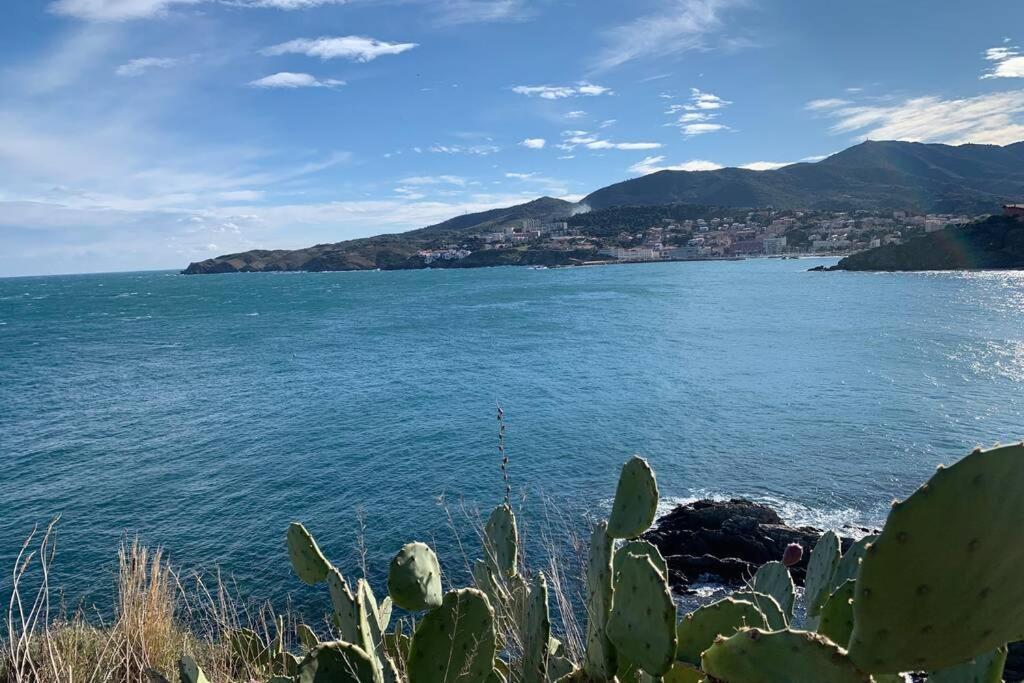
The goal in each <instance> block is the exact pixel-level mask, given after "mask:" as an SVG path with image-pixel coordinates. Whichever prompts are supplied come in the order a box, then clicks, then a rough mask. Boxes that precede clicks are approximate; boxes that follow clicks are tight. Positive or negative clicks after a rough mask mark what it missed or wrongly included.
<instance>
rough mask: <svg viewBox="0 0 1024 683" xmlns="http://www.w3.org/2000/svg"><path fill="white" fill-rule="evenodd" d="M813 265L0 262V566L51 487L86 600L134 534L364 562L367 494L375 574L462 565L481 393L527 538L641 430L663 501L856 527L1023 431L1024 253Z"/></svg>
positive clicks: (574, 506) (495, 487)
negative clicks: (85, 265)
mask: <svg viewBox="0 0 1024 683" xmlns="http://www.w3.org/2000/svg"><path fill="white" fill-rule="evenodd" d="M825 262H826V263H827V261H825ZM816 263H817V262H815V261H808V260H800V261H793V260H788V261H782V260H748V261H739V262H703V263H666V264H645V265H623V266H606V267H595V268H576V269H556V270H540V271H539V270H530V269H524V268H494V269H477V270H430V271H399V272H355V273H321V274H313V273H310V274H259V275H211V276H180V275H177V274H174V273H166V272H150V273H126V274H110V275H81V276H62V277H39V278H16V279H3V280H0V468H2V470H0V565H2V567H3V573H4V575H5V576H6V575H7V574H9V572H8V569H9V567H10V566H11V564H12V563H13V558H14V556H15V553H16V552H17V550H18V547H19V545H20V542H21V539H22V538H23V537H24V536H25V535H26V534H27V533H28V532H29V531H30V529H31V528H32V526H33V525H34V524H37V523H45V522H46V521H47V520H49V519H50V518H51V517H52V516H54V515H56V514H58V513H59V514H61V515H62V519H61V521H60V523H59V526H58V528H59V539H60V540H59V542H60V546H59V548H60V549H59V551H58V557H57V575H56V579H55V581H56V583H58V584H59V585H60V586H62V587H63V588H64V589H65V590H66V591H67V595H68V596H69V599H72V600H74V599H86V600H96V601H97V602H99V603H102V602H103V601H104V600H109V597H110V595H111V587H112V576H113V572H114V568H115V551H116V548H117V546H118V544H119V542H120V541H121V540H122V539H123V538H125V537H133V536H136V535H137V536H138V537H139V538H141V539H142V540H143V541H145V542H146V543H149V544H152V545H161V546H163V547H164V548H165V549H166V551H167V553H168V555H169V557H170V558H171V561H172V562H173V563H175V564H176V565H177V566H179V567H182V568H204V569H209V568H211V567H213V566H215V565H218V566H221V567H222V568H223V569H224V570H225V571H226V572H229V573H230V574H232V575H233V576H234V577H235V581H236V582H237V586H238V588H239V590H240V591H242V592H243V593H245V594H246V595H250V596H253V597H258V598H263V597H275V598H279V597H280V596H281V595H283V594H285V593H287V592H289V591H292V590H297V589H298V582H297V581H296V580H295V579H294V577H293V576H292V575H291V574H290V571H289V568H288V562H287V559H286V556H285V553H284V543H283V538H284V531H285V529H286V526H287V524H288V523H289V522H290V521H292V520H294V519H300V520H303V521H305V522H306V523H307V525H308V526H309V528H310V529H311V530H312V531H313V532H314V533H315V535H316V536H317V538H318V539H319V540H320V542H321V545H322V547H323V548H324V549H325V551H326V552H327V554H328V555H329V556H331V557H332V559H334V560H335V561H336V563H337V564H339V566H340V567H341V568H342V569H343V570H344V571H346V572H354V571H355V570H356V567H357V566H358V553H357V550H356V537H357V535H358V533H357V532H358V529H359V518H360V517H362V520H363V524H364V525H365V531H364V538H365V542H366V546H367V551H368V558H367V560H368V562H369V566H370V576H371V578H373V579H374V581H375V582H376V583H378V584H379V583H381V579H382V577H383V575H384V573H385V572H386V567H387V561H388V559H389V558H390V556H391V555H392V554H393V553H394V552H395V551H396V550H397V549H398V547H400V545H401V544H402V543H404V542H405V541H408V540H412V539H420V540H426V541H429V542H433V543H435V544H436V545H437V546H438V547H439V548H440V549H441V551H442V560H443V562H446V563H447V566H448V569H449V572H450V573H452V574H458V572H459V571H460V569H461V562H462V559H461V554H460V553H459V552H458V551H457V549H456V547H455V545H454V541H455V540H456V536H455V535H454V534H453V533H452V532H451V531H450V529H449V527H448V518H447V513H446V510H445V504H446V505H447V508H448V509H449V510H450V511H451V514H452V515H453V516H455V517H456V518H459V517H460V516H461V515H462V512H461V511H460V510H461V508H463V507H465V508H467V509H470V510H471V509H473V508H476V507H479V508H483V509H487V508H489V507H490V506H492V505H494V504H495V503H497V502H498V501H500V499H501V496H502V491H503V482H502V480H501V475H500V471H499V467H498V456H497V422H496V420H495V405H496V402H500V404H501V406H502V407H503V408H504V411H505V415H506V422H507V430H508V431H507V450H508V453H509V456H510V461H511V462H510V476H511V484H512V487H513V490H514V495H515V497H516V500H517V501H519V502H521V503H522V512H521V519H522V521H523V523H524V524H525V526H526V527H527V528H528V529H529V530H531V533H532V536H531V538H532V539H533V546H536V545H538V543H537V539H539V538H541V537H542V536H543V533H544V530H545V529H549V528H551V525H552V519H551V518H552V515H555V516H562V517H564V518H566V519H569V520H570V521H576V520H579V519H580V518H581V516H582V515H583V514H585V513H598V514H601V513H603V511H604V510H605V509H606V508H607V506H608V504H609V502H610V498H611V496H612V494H613V492H614V486H615V481H616V477H617V470H618V466H619V465H620V464H621V462H622V461H623V460H625V458H626V457H628V456H629V455H631V454H633V453H640V454H643V455H644V456H646V457H647V458H649V459H650V461H651V462H652V464H653V465H654V467H655V469H656V471H657V474H658V479H659V484H660V487H661V491H662V494H663V496H664V498H665V504H666V505H668V504H670V503H671V502H673V501H681V500H687V499H692V498H694V497H698V496H716V497H720V496H738V495H744V496H750V497H754V498H756V499H759V500H765V501H768V502H771V503H773V504H775V505H777V506H779V508H780V510H781V511H782V513H783V515H784V516H785V517H787V518H788V520H789V521H791V522H795V523H811V524H816V525H818V526H830V527H840V526H842V525H843V524H855V525H868V526H870V525H877V524H880V523H881V521H882V520H883V519H884V515H885V511H886V509H887V507H888V504H889V502H890V501H891V500H892V499H893V498H894V497H900V496H904V495H906V494H907V493H909V492H910V491H912V490H913V489H914V488H915V487H916V486H917V485H918V484H919V483H921V482H922V481H923V479H924V478H926V477H927V476H928V475H929V474H930V473H931V472H932V470H933V469H934V467H935V466H936V465H937V464H939V463H950V462H952V461H954V460H956V459H957V458H958V457H960V456H962V455H964V454H965V453H966V452H967V451H968V449H970V448H971V447H973V446H974V445H976V444H979V443H983V444H990V443H992V442H995V441H1002V442H1006V441H1009V440H1015V439H1019V438H1020V437H1021V436H1022V435H1024V421H1022V416H1024V272H985V273H979V272H972V273H919V274H855V273H825V274H823V273H808V272H805V271H806V270H807V268H808V267H809V266H810V265H815V264H816ZM441 497H443V499H444V501H445V504H442V502H441V501H440V498H441ZM546 501H547V502H546ZM552 503H553V504H552ZM555 526H557V524H556V525H555ZM463 536H464V538H463V540H465V541H467V542H468V543H469V544H472V543H473V541H472V539H471V538H470V539H466V538H465V536H466V534H464V535H463ZM468 552H469V554H470V555H472V554H473V553H474V552H475V551H474V550H473V549H472V548H469V550H468ZM4 580H6V579H4ZM4 586H5V584H3V583H0V589H2V588H4ZM304 595H305V594H301V593H300V602H301V601H302V600H303V599H305V598H304V597H303V596H304Z"/></svg>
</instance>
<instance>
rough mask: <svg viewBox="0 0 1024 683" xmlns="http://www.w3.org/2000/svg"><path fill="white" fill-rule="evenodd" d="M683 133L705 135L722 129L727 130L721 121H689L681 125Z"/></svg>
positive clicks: (687, 135)
mask: <svg viewBox="0 0 1024 683" xmlns="http://www.w3.org/2000/svg"><path fill="white" fill-rule="evenodd" d="M681 128H682V131H683V135H685V136H686V137H693V136H695V135H707V134H708V133H717V132H719V131H723V130H729V127H728V126H725V125H723V124H721V123H689V124H687V125H685V126H682V127H681Z"/></svg>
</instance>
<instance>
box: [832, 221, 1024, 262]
mask: <svg viewBox="0 0 1024 683" xmlns="http://www.w3.org/2000/svg"><path fill="white" fill-rule="evenodd" d="M990 268H1024V221H1020V220H1016V219H1013V218H1008V217H1006V216H992V217H991V218H987V219H985V220H983V221H978V222H977V223H971V224H970V225H967V226H964V227H962V228H946V229H945V230H939V231H936V232H932V233H928V234H927V235H924V236H923V237H918V238H917V239H913V240H910V241H909V242H906V243H904V244H892V245H887V246H884V247H877V248H875V249H868V250H867V251H862V252H860V253H857V254H852V255H850V256H847V257H846V258H844V259H842V260H841V261H840V262H839V263H838V264H836V265H835V266H832V267H831V268H828V269H827V270H882V271H914V270H965V269H978V270H981V269H990ZM820 269H821V270H826V269H825V268H820Z"/></svg>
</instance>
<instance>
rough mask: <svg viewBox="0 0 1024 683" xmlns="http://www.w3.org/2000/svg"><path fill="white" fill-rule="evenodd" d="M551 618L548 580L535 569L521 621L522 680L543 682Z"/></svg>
mask: <svg viewBox="0 0 1024 683" xmlns="http://www.w3.org/2000/svg"><path fill="white" fill-rule="evenodd" d="M550 641H551V618H550V616H549V614H548V584H547V581H546V580H545V579H544V572H538V573H537V575H536V576H534V579H533V585H532V586H531V587H530V595H529V597H528V598H527V601H526V618H525V621H524V623H523V681H524V683H546V681H547V680H548V651H549V647H550Z"/></svg>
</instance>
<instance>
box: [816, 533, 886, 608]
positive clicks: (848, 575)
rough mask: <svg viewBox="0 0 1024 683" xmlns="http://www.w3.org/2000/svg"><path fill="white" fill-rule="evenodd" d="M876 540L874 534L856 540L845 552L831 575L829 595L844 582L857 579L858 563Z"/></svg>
mask: <svg viewBox="0 0 1024 683" xmlns="http://www.w3.org/2000/svg"><path fill="white" fill-rule="evenodd" d="M876 538H877V536H875V535H874V534H869V535H867V536H865V537H864V538H861V539H859V540H857V541H856V542H854V544H853V545H851V546H850V549H849V550H847V551H846V553H845V554H844V555H843V557H842V559H841V560H839V565H838V566H837V567H836V572H835V574H833V575H832V585H831V586H829V591H828V592H829V595H831V594H832V593H834V592H835V590H836V589H837V588H839V587H840V586H842V585H843V584H844V583H845V582H847V581H849V580H850V579H856V578H857V572H858V571H859V570H860V562H861V560H863V559H864V553H866V552H867V549H868V546H869V545H870V544H871V543H873V542H874V540H875V539H876ZM825 597H828V596H825ZM822 604H824V603H822Z"/></svg>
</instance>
